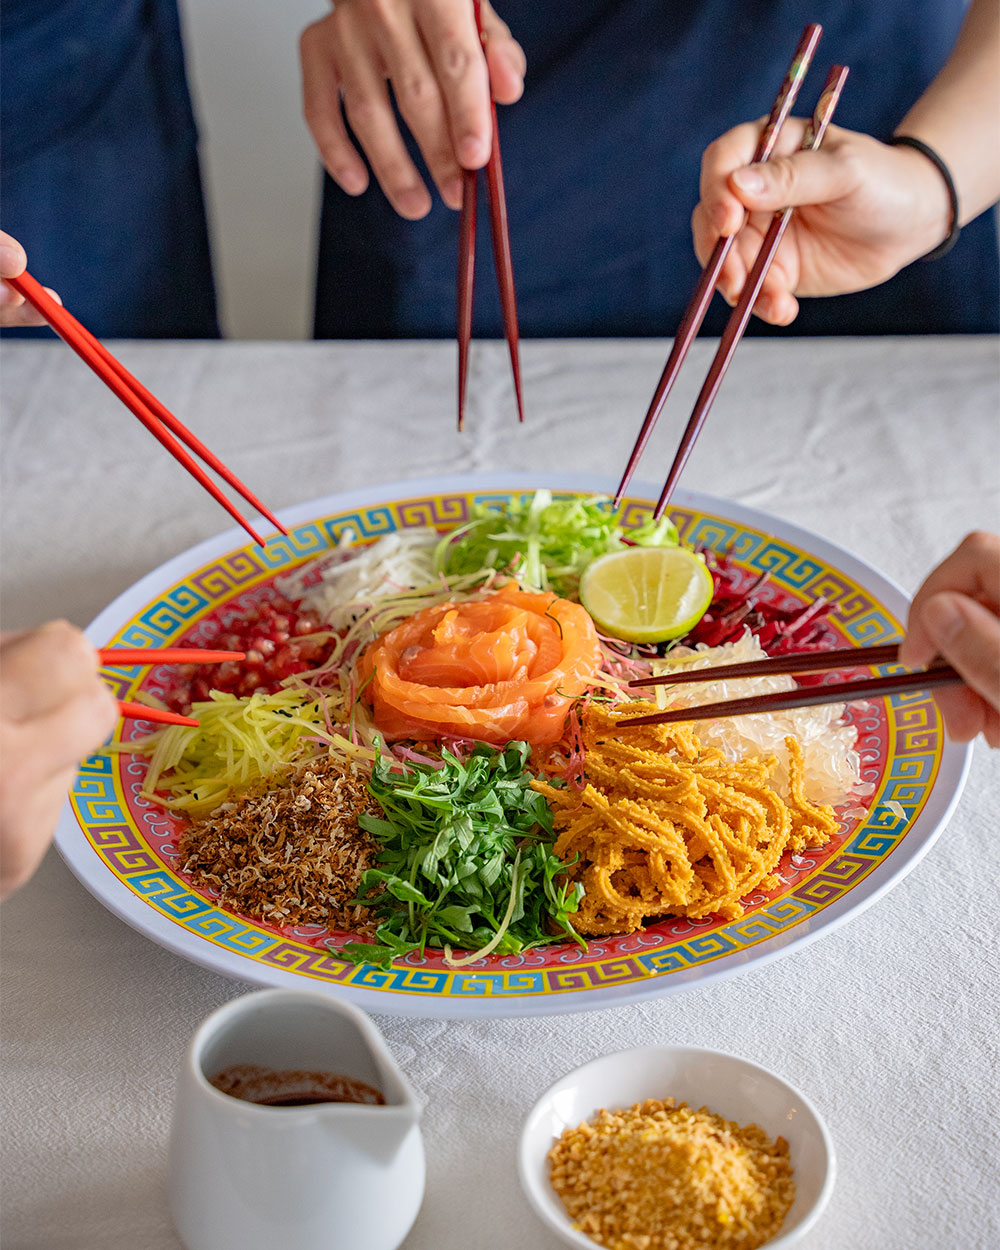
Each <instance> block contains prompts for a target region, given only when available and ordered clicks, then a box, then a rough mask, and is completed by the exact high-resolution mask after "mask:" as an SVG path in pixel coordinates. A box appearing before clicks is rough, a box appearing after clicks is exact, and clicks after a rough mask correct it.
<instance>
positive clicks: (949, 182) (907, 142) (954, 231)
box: [886, 135, 962, 260]
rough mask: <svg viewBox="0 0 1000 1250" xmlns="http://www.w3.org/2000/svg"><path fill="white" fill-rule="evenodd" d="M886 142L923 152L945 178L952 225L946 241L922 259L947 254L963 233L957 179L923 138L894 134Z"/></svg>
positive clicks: (935, 258)
mask: <svg viewBox="0 0 1000 1250" xmlns="http://www.w3.org/2000/svg"><path fill="white" fill-rule="evenodd" d="M886 143H887V144H888V145H889V146H891V147H907V148H915V149H916V151H918V152H922V153H923V154H924V156H926V157H927V159H928V160H929V161H930V162H931V164H932V165H935V166H937V169H938V172H939V173H940V174H941V177H942V178H943V179H944V185H945V186H946V187H947V188H948V199H949V200H950V202H951V226H950V228H949V230H948V234H947V236H946V237H945V239H944V241H943V242H941V243H939V244H938V246H937V247H936V248H934V250H933V251H932V252H928V253H927V255H926V256H922V257H921V260H938V259H939V258H940V257H941V256H946V255H947V254H948V252H950V251H951V249H952V248H953V247H954V246H955V244H956V243H957V242H958V236H959V235H960V234H961V233H962V227H961V226H960V225H959V224H958V221H959V212H958V192H957V191H956V190H955V180H954V178H952V176H951V170H950V169H949V168H948V166H947V165H946V164H945V163H944V161H943V160H942V159H941V157H940V156H938V154H937V152H935V151H934V149H933V148H932V147H930V146H929V145H928V144H926V143H924V141H923V139H914V138H913V136H912V135H893V136H892V138H891V139H886Z"/></svg>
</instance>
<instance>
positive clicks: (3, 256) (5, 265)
mask: <svg viewBox="0 0 1000 1250" xmlns="http://www.w3.org/2000/svg"><path fill="white" fill-rule="evenodd" d="M23 269H24V253H23V252H22V251H21V249H20V248H19V247H11V246H10V245H9V244H7V243H0V274H2V275H3V276H4V277H5V278H16V277H17V276H18V275H19V274H20V273H21V271H22V270H23Z"/></svg>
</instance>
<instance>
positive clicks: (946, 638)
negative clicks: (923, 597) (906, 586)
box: [921, 594, 964, 650]
mask: <svg viewBox="0 0 1000 1250" xmlns="http://www.w3.org/2000/svg"><path fill="white" fill-rule="evenodd" d="M921 624H922V625H923V627H924V629H926V630H927V632H928V634H930V636H931V640H932V641H933V643H934V644H935V646H936V647H937V648H938V650H942V649H943V648H945V647H947V646H949V645H950V644H951V643H953V642H954V641H955V639H956V638H957V637H958V635H959V634H960V633H961V632H962V626H963V624H964V622H963V619H962V613H961V611H960V610H959V608H958V605H957V604H956V603H955V596H954V595H950V594H941V595H932V596H931V598H930V599H928V600H927V602H926V603H925V604H924V610H923V612H922V613H921Z"/></svg>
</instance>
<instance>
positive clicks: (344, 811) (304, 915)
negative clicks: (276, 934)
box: [179, 759, 378, 934]
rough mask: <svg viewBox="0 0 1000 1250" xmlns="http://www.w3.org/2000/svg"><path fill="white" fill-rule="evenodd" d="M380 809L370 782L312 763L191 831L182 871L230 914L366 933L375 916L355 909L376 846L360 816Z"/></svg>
mask: <svg viewBox="0 0 1000 1250" xmlns="http://www.w3.org/2000/svg"><path fill="white" fill-rule="evenodd" d="M377 810H378V809H377V807H376V805H375V802H374V800H373V799H372V798H371V797H370V795H369V794H368V789H367V786H366V784H365V779H364V777H362V776H358V775H357V774H356V773H354V772H352V771H351V769H350V768H349V766H345V765H342V764H339V763H337V762H335V761H334V760H332V759H319V760H310V761H309V763H308V764H306V765H302V766H300V767H299V768H298V769H297V770H296V771H295V772H294V773H293V774H292V776H291V777H290V778H289V780H288V781H287V782H286V783H285V785H283V786H281V787H278V788H274V789H269V788H267V787H263V788H256V789H253V790H249V791H247V792H246V793H244V794H242V795H240V797H239V798H237V799H232V800H230V801H228V802H226V803H223V804H221V805H220V806H219V807H217V808H216V809H215V811H213V812H212V813H211V814H210V815H209V816H207V817H205V818H204V819H203V820H198V821H195V822H193V823H192V824H191V825H190V826H188V828H186V829H185V830H184V832H183V833H182V835H181V837H180V839H179V849H180V853H181V856H182V860H183V871H184V872H186V873H188V874H190V876H191V879H192V880H193V882H194V883H195V885H198V886H202V887H203V888H206V889H209V890H212V891H214V892H217V893H218V896H219V901H220V903H221V904H222V905H223V906H224V907H226V908H228V909H229V910H230V911H236V912H241V913H242V914H243V915H247V916H255V917H257V918H258V919H261V920H266V921H268V922H269V923H271V924H276V925H281V926H286V925H302V924H316V925H323V926H325V927H327V928H330V929H348V930H350V931H351V932H353V933H362V934H365V933H368V932H369V931H370V928H369V924H368V914H369V909H368V908H367V907H365V906H363V905H361V904H358V903H355V902H354V900H355V899H356V898H357V894H358V888H359V886H360V882H361V874H362V873H363V872H364V871H365V869H366V868H374V867H375V863H376V859H377V857H378V847H377V845H376V843H375V841H374V839H373V838H372V837H371V836H370V835H369V834H367V833H366V832H365V831H364V830H363V829H361V828H359V826H358V816H359V815H360V814H361V813H362V812H375V811H377Z"/></svg>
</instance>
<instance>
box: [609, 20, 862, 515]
mask: <svg viewBox="0 0 1000 1250" xmlns="http://www.w3.org/2000/svg"><path fill="white" fill-rule="evenodd" d="M821 34H822V27H820V26H818V25H810V26H807V27H806V28H805V30H804V31H803V34H802V38H801V39H800V40H799V45H798V47H797V48H796V50H795V55H794V57H793V58H792V63H791V65H790V66H789V69H788V73H787V74H786V75H785V78H784V81H783V82H782V84H781V87H780V89H779V91H778V94H777V96H776V97H775V100H774V104H773V105H772V107H771V112H770V114H769V116H768V119H767V122H766V124H765V126H764V129H763V130H762V131H761V135H760V138H759V140H758V142H757V148H756V150H755V152H754V155H753V163H754V164H760V163H761V162H763V161H766V160H767V159H768V158H769V157H770V156H771V154H772V153H773V151H774V145H775V143H776V142H777V139H778V136H779V134H780V133H781V128H782V126H783V125H784V124H785V121H786V120H787V118H788V115H789V113H790V112H791V109H792V106H793V105H794V103H795V100H796V98H797V96H798V94H799V89H800V88H801V86H802V83H803V81H804V80H805V76H806V73H807V71H808V69H809V65H810V63H811V61H812V57H813V53H814V52H815V50H816V45H817V43H818V42H819V38H820V35H821ZM846 79H847V69H846V68H845V67H844V66H842V65H834V66H833V68H832V69H831V70H830V73H829V75H828V76H827V80H826V83H825V85H824V87H823V90H822V92H821V93H820V98H819V102H818V103H817V105H816V109H815V111H814V113H813V116H812V121H811V122H810V124H809V125H808V126H807V128H806V133H805V135H804V137H803V140H802V144H801V150H803V151H808V150H810V149H814V148H818V147H819V146H820V144H821V143H822V141H823V136H824V135H825V133H826V129H827V127H828V126H829V124H830V122H831V120H832V119H833V113H834V110H835V109H836V107H837V102H838V100H839V99H840V93H841V91H842V90H843V87H844V82H845V81H846ZM793 211H794V210H793V209H791V208H786V209H784V210H783V211H782V212H779V213H775V214H774V216H773V218H772V220H771V224H770V226H769V227H768V231H767V234H766V235H765V236H764V241H763V243H762V244H761V248H760V251H759V252H758V253H757V258H756V260H755V261H754V264H753V268H752V269H751V271H750V274H749V276H748V277H747V280H746V283H745V285H744V287H743V291H742V292H741V294H740V298H739V300H738V301H737V303H736V306H735V308H734V309H733V311H732V314H731V315H730V318H729V321H728V322H727V324H726V328H725V331H724V332H723V335H722V338H721V340H720V342H719V348H718V351H717V352H716V354H715V358H714V360H713V361H712V365H711V368H710V369H709V371H708V377H707V378H706V379H705V384H704V386H703V387H702V389H701V393H700V394H699V396H698V399H697V401H696V402H695V406H694V409H693V411H692V413H691V416H690V419H689V420H688V423H687V427H686V429H685V431H684V434H683V436H682V438H681V442H680V445H679V447H678V449H677V453H676V455H675V456H674V461H673V464H672V465H671V467H670V472H669V473H668V475H667V480H666V482H665V483H664V486H663V490H662V491H661V493H660V498H659V500H658V501H657V504H656V507H655V509H654V511H653V517H654V519H656V520H659V518H660V517H662V515H663V513H664V511H665V509H666V506H667V503H668V501H669V499H670V496H671V494H672V493H673V489H674V487H675V486H676V485H677V479H678V478H679V477H680V475H681V471H682V470H683V468H684V465H685V464H686V463H687V459H688V457H689V456H690V454H691V451H692V448H693V447H694V442H695V439H696V438H697V437H698V434H699V433H700V431H701V428H702V426H703V425H704V423H705V418H706V417H707V416H708V412H709V409H710V408H711V406H712V403H713V402H714V400H715V397H716V395H717V394H718V391H719V387H720V386H721V385H722V379H723V377H724V376H725V373H726V370H727V369H728V367H729V364H730V361H731V360H732V358H733V354H734V352H735V351H736V348H737V347H738V345H739V342H740V339H741V338H742V337H743V333H744V331H745V330H746V327H747V324H748V322H749V320H750V315H751V313H752V311H753V306H754V302H755V301H756V299H757V296H758V295H759V293H760V289H761V286H762V285H763V282H764V278H765V277H766V276H767V272H768V270H769V269H770V267H771V262H772V261H773V260H774V255H775V253H776V252H777V250H778V245H779V244H780V242H781V239H782V236H783V235H784V233H785V230H786V229H787V228H788V223H789V221H790V220H791V217H792V212H793ZM734 239H735V235H730V236H728V237H720V238H719V240H718V241H717V243H716V245H715V248H714V249H713V251H712V255H711V256H710V257H709V260H708V264H707V265H706V266H705V268H704V269H703V270H702V274H701V277H700V278H699V279H698V284H697V286H696V287H695V290H694V294H693V295H692V297H691V300H690V302H689V304H688V306H687V309H686V310H685V312H684V316H683V317H682V319H681V323H680V326H679V327H678V329H677V334H676V335H675V337H674V342H673V346H672V348H671V351H670V355H669V356H668V358H667V363H666V365H665V366H664V369H663V373H662V374H661V375H660V380H659V382H658V383H657V386H656V390H655V391H654V393H653V398H652V400H651V401H650V405H649V409H648V410H647V412H646V416H645V418H644V420H643V423H642V426H641V427H640V430H639V436H638V438H637V439H636V441H635V446H634V447H633V448H632V453H631V455H630V456H629V460H628V464H627V465H626V467H625V472H624V474H623V475H622V480H621V482H620V483H619V485H618V490H617V492H616V494H615V507H616V508H617V507H618V506H619V505H620V503H621V501H622V496H623V495H624V493H625V491H626V489H627V487H628V484H629V482H630V481H631V479H632V475H633V473H634V472H635V468H636V465H637V464H638V463H639V458H640V457H641V455H642V453H643V450H644V449H645V446H646V444H647V442H648V441H649V437H650V435H651V434H652V432H653V428H654V426H655V425H656V422H657V419H658V418H659V415H660V412H661V411H662V409H663V405H664V404H665V403H666V400H667V396H668V395H669V394H670V391H671V389H672V388H673V385H674V382H675V381H676V380H677V375H678V374H679V373H680V370H681V366H682V365H683V363H684V359H685V357H686V356H687V353H688V350H689V349H690V347H691V344H692V342H693V341H694V338H695V335H696V334H697V333H698V329H699V327H700V326H701V323H702V321H703V320H704V319H705V314H706V312H707V311H708V306H709V303H710V302H711V299H712V295H713V293H714V291H715V284H716V282H717V281H718V278H719V274H720V273H721V271H722V266H723V264H724V262H725V259H726V257H727V255H728V254H729V249H730V248H731V247H732V245H733V241H734Z"/></svg>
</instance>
